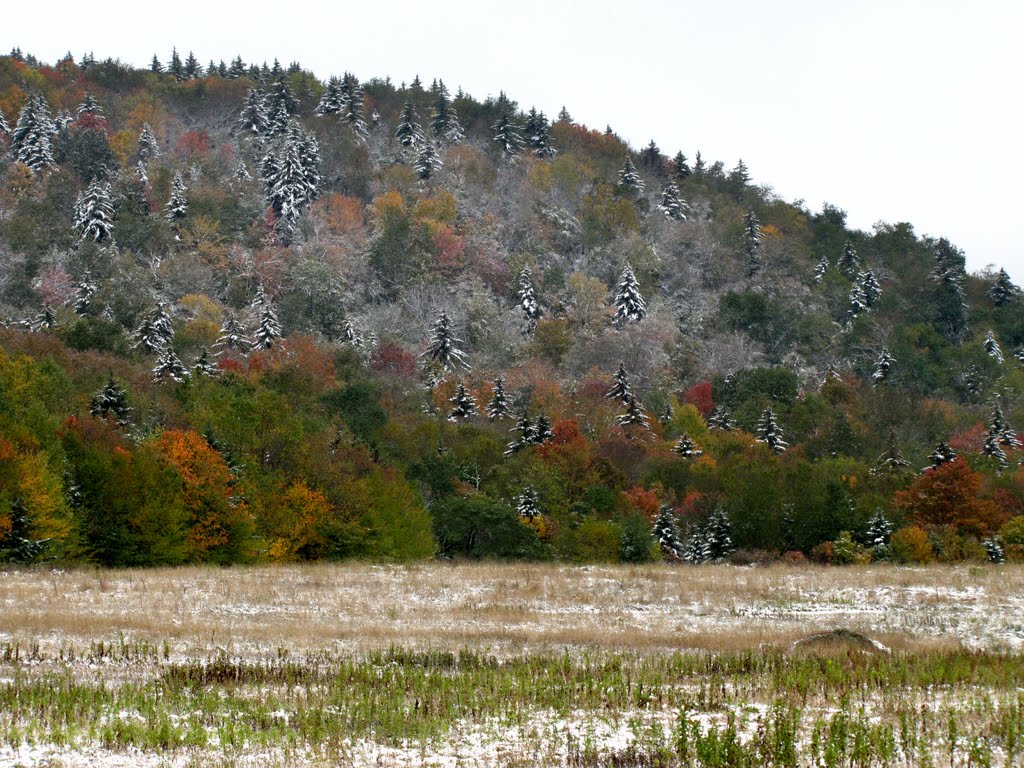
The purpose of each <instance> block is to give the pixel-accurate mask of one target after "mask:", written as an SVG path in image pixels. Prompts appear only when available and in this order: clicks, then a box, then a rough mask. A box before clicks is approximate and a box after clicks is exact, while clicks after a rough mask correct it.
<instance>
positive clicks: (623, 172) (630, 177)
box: [618, 155, 644, 198]
mask: <svg viewBox="0 0 1024 768" xmlns="http://www.w3.org/2000/svg"><path fill="white" fill-rule="evenodd" d="M618 188H619V190H620V191H621V192H622V193H623V194H625V195H627V196H629V197H634V198H636V197H640V195H642V194H643V193H644V180H643V179H641V178H640V173H639V172H638V171H637V169H636V166H635V165H633V160H632V159H631V158H630V156H629V155H626V159H625V160H624V161H623V163H622V168H620V169H619V181H618Z"/></svg>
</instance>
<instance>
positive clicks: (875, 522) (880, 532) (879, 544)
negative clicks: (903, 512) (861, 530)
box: [864, 507, 892, 549]
mask: <svg viewBox="0 0 1024 768" xmlns="http://www.w3.org/2000/svg"><path fill="white" fill-rule="evenodd" d="M890 536H892V524H891V523H890V522H889V521H888V520H887V519H886V517H885V512H883V511H882V508H881V507H878V508H877V509H876V510H875V514H874V515H873V516H872V518H871V519H870V520H869V521H868V529H867V531H866V532H865V535H864V537H865V539H866V540H867V545H868V546H869V547H871V548H872V549H879V548H888V546H889V537H890Z"/></svg>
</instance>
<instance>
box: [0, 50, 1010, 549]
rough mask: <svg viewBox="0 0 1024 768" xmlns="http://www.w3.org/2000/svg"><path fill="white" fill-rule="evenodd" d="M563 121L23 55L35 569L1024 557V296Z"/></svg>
mask: <svg viewBox="0 0 1024 768" xmlns="http://www.w3.org/2000/svg"><path fill="white" fill-rule="evenodd" d="M523 96H526V95H525V94H524V95H523ZM566 101H567V102H569V101H571V94H568V93H567V94H566ZM527 103H528V102H523V103H518V102H516V101H514V100H513V99H512V98H511V97H510V96H508V95H506V94H505V93H503V92H502V93H501V94H500V95H499V96H498V97H497V98H492V99H488V100H486V101H479V100H477V99H475V98H474V97H473V96H472V95H470V94H467V93H463V92H461V91H459V92H457V93H454V94H453V93H451V92H450V91H449V90H448V88H447V87H446V86H445V84H444V83H443V82H440V81H436V80H435V81H432V82H431V83H430V84H427V83H426V82H425V81H423V80H421V79H420V77H419V76H418V75H417V76H415V77H413V78H412V79H411V80H410V81H409V82H408V83H404V82H403V83H401V84H399V85H396V84H395V83H393V82H392V81H391V80H390V79H386V80H381V79H371V80H368V81H366V82H362V81H360V80H359V79H358V77H357V76H356V75H355V74H352V73H349V72H346V73H345V74H344V75H343V76H342V77H332V78H330V79H328V80H327V81H326V82H325V81H322V80H320V79H318V78H317V77H316V76H315V75H314V74H313V73H311V72H308V71H305V70H303V69H302V67H301V66H299V65H298V64H291V65H290V66H287V67H284V66H281V65H280V64H278V63H277V62H276V61H275V62H274V63H273V65H271V66H268V65H267V64H266V63H262V64H259V65H256V64H252V63H246V62H243V61H242V60H241V59H240V58H238V57H236V58H234V59H233V60H231V61H219V62H210V63H209V64H207V65H203V64H201V63H200V62H198V61H197V60H196V59H195V57H194V56H193V55H191V54H185V55H181V54H179V52H177V51H174V52H172V54H171V56H170V58H169V59H161V58H159V57H158V56H154V59H153V62H152V64H151V65H150V67H149V68H147V69H137V68H133V67H131V66H127V65H125V64H123V63H121V62H119V61H116V60H110V59H108V60H104V61H101V60H97V59H95V58H94V57H93V56H92V55H91V54H89V55H86V56H83V57H81V58H80V59H77V60H76V59H75V58H74V57H72V56H70V55H68V56H67V57H65V58H64V59H62V60H61V61H59V62H56V63H55V64H53V65H50V64H46V63H43V62H40V61H37V60H35V59H34V58H33V57H32V56H31V55H28V54H23V53H22V52H20V51H18V50H15V51H12V52H11V54H10V55H8V56H2V57H0V317H3V318H5V322H4V325H3V328H0V560H8V561H15V562H38V561H53V560H59V561H67V562H95V563H100V564H105V565H143V564H174V563H184V562H214V563H234V562H248V561H252V560H296V559H319V558H346V557H368V558H387V559H400V560H401V559H415V558H424V557H430V556H433V555H441V556H445V557H472V558H475V557H510V558H536V559H545V558H559V559H563V560H568V561H605V560H626V561H638V562H639V561H645V560H650V559H654V558H666V559H670V560H679V561H687V562H694V563H696V562H704V561H708V560H718V559H722V558H730V559H732V560H733V561H736V562H745V561H751V560H761V559H768V558H771V557H776V556H785V557H787V558H789V559H791V560H794V561H798V560H801V559H803V558H805V557H813V558H816V559H818V560H822V561H827V562H834V563H856V562H866V561H869V560H871V559H895V560H899V561H904V562H906V561H927V560H929V559H933V558H940V559H945V560H962V559H970V558H977V559H986V558H987V559H989V560H1000V559H1002V558H1003V557H1004V556H1009V557H1013V558H1024V517H1022V513H1024V469H1022V451H1021V444H1020V441H1019V439H1018V435H1017V432H1016V431H1015V428H1019V427H1020V426H1021V424H1024V399H1022V397H1021V391H1022V385H1024V368H1022V365H1024V313H1022V311H1021V309H1022V303H1021V301H1022V300H1021V292H1020V290H1019V289H1018V288H1017V286H1015V285H1014V284H1013V283H1012V281H1011V280H1010V278H1009V276H1008V275H1007V274H1006V273H1005V271H1002V270H1000V271H998V272H993V273H982V274H968V273H967V272H966V270H965V261H964V255H963V253H962V252H961V251H960V250H959V249H958V248H957V247H956V246H955V245H954V244H952V243H950V242H949V241H948V240H946V239H944V238H931V237H922V236H919V235H918V234H917V233H915V231H914V228H913V226H912V225H911V224H909V223H905V222H899V223H892V224H891V223H879V224H877V225H875V227H874V228H873V230H872V231H871V232H864V231H857V230H854V229H851V228H849V227H848V226H847V224H846V215H845V213H844V212H843V210H842V209H841V208H840V207H838V206H835V205H825V206H824V207H823V209H822V210H821V211H817V212H815V211H811V210H809V209H807V208H806V207H805V206H804V205H803V204H801V203H788V202H785V201H783V200H781V199H779V198H778V197H777V196H775V195H774V194H773V193H772V190H771V188H770V187H768V186H763V185H757V184H755V183H753V178H754V176H753V174H754V171H753V170H752V169H748V168H747V166H746V165H745V164H744V163H743V161H740V162H739V163H737V165H736V166H735V167H733V168H731V169H728V168H726V167H725V166H724V165H723V163H721V162H717V161H714V160H712V159H709V158H704V157H703V156H702V155H701V153H700V151H699V146H694V147H692V148H675V147H672V148H666V149H662V148H660V147H659V146H658V145H657V143H656V142H655V141H654V140H651V142H650V143H649V144H647V145H646V146H644V147H641V148H639V149H638V148H634V147H630V146H629V145H628V144H627V143H625V142H624V141H623V140H622V139H621V138H620V137H618V136H617V135H616V133H615V132H614V130H612V128H610V127H609V128H607V129H605V130H594V129H591V128H588V127H587V126H583V125H579V124H577V123H576V122H574V121H573V119H572V116H571V114H570V113H569V111H568V110H567V109H565V108H563V109H562V111H561V112H560V114H558V115H557V116H548V115H545V114H543V113H542V112H538V111H537V110H536V109H534V108H532V107H527V106H526V104H527ZM620 108H623V109H625V108H627V107H620ZM609 117H611V118H614V114H612V115H609ZM696 138H697V139H699V137H696ZM691 152H692V155H691V154H690V153H691ZM879 183H880V184H884V183H885V179H884V178H882V177H880V178H879ZM965 215H968V214H965Z"/></svg>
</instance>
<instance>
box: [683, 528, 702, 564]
mask: <svg viewBox="0 0 1024 768" xmlns="http://www.w3.org/2000/svg"><path fill="white" fill-rule="evenodd" d="M683 560H684V561H685V562H687V563H690V564H691V565H700V564H701V563H703V562H704V529H703V528H701V527H700V526H696V527H695V528H694V529H693V530H692V531H691V532H690V535H689V536H688V537H687V539H686V546H685V547H684V549H683Z"/></svg>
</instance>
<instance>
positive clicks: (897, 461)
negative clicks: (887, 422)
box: [875, 429, 910, 474]
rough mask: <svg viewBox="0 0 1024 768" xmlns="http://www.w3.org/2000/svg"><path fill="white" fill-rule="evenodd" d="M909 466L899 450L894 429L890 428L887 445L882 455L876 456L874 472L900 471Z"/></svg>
mask: <svg viewBox="0 0 1024 768" xmlns="http://www.w3.org/2000/svg"><path fill="white" fill-rule="evenodd" d="M909 466H910V462H909V461H907V459H906V457H905V456H904V455H903V451H901V450H900V443H899V440H897V439H896V430H894V429H890V430H889V440H888V445H887V446H886V449H885V451H884V452H883V453H882V455H881V456H879V457H878V461H877V462H876V465H875V467H876V468H875V474H878V473H881V472H901V471H903V470H904V469H906V468H907V467H909Z"/></svg>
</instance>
